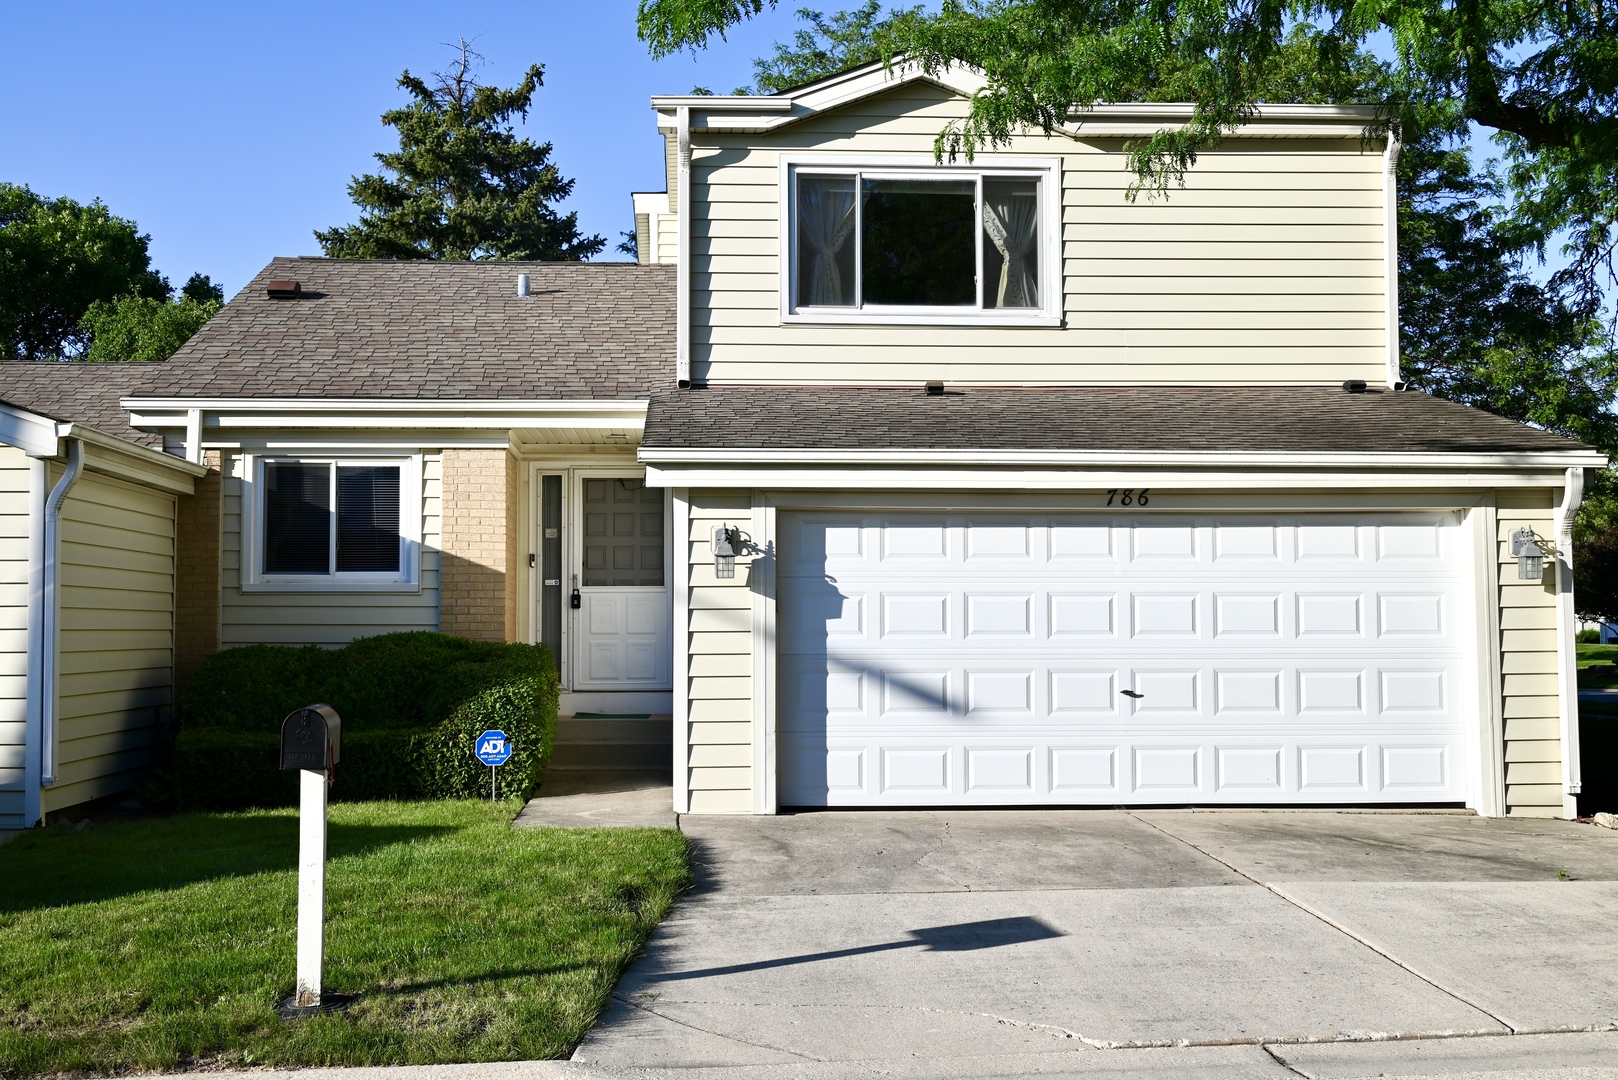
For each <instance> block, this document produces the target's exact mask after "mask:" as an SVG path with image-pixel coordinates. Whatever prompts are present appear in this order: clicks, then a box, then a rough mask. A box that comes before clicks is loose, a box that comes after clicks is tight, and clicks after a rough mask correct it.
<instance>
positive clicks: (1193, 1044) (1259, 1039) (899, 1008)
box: [614, 995, 1618, 1076]
mask: <svg viewBox="0 0 1618 1080" xmlns="http://www.w3.org/2000/svg"><path fill="white" fill-rule="evenodd" d="M614 996H615V997H616V995H614ZM658 1001H659V1002H661V1003H664V1004H668V1005H695V1006H710V1007H715V1006H716V1007H719V1008H727V1009H786V1010H798V1009H848V1010H861V1011H867V1010H881V1011H884V1012H912V1013H926V1014H929V1015H933V1016H974V1017H979V1018H981V1019H985V1020H993V1021H994V1022H995V1023H998V1024H1005V1025H1006V1026H1008V1027H1015V1028H1022V1029H1025V1030H1028V1031H1039V1032H1046V1033H1048V1034H1051V1035H1053V1036H1056V1037H1059V1038H1063V1039H1073V1040H1074V1041H1076V1042H1078V1043H1081V1044H1083V1045H1084V1046H1087V1047H1090V1048H1091V1049H1093V1050H1181V1049H1195V1048H1198V1047H1203V1048H1214V1047H1225V1046H1256V1047H1259V1048H1261V1049H1263V1050H1264V1051H1265V1053H1267V1054H1270V1055H1271V1056H1272V1057H1275V1056H1277V1055H1276V1053H1275V1051H1274V1050H1273V1049H1271V1048H1272V1047H1276V1046H1330V1045H1335V1044H1343V1043H1384V1042H1423V1041H1440V1040H1450V1039H1457V1040H1458V1039H1509V1038H1519V1037H1527V1036H1534V1035H1583V1034H1599V1033H1607V1032H1618V1022H1610V1023H1605V1024H1586V1025H1582V1026H1581V1025H1571V1024H1570V1025H1564V1026H1559V1027H1543V1028H1522V1029H1516V1030H1512V1029H1507V1030H1500V1029H1498V1028H1460V1029H1451V1030H1447V1031H1339V1032H1335V1033H1333V1034H1331V1035H1251V1036H1235V1037H1231V1038H1212V1039H1195V1038H1181V1039H1097V1038H1092V1037H1090V1036H1087V1035H1083V1034H1080V1033H1079V1032H1077V1031H1074V1030H1072V1029H1071V1028H1065V1027H1062V1026H1061V1025H1060V1024H1045V1023H1040V1022H1039V1021H1036V1020H1019V1019H1017V1018H1015V1017H1011V1016H1002V1015H1000V1014H999V1013H991V1012H974V1011H971V1010H966V1009H937V1008H932V1007H930V1006H926V1005H890V1004H841V1003H836V1002H804V1003H796V1004H788V1003H782V1002H764V1001H724V1000H715V999H712V998H705V999H704V998H659V999H658ZM629 1004H632V1005H633V1003H632V1002H631V1003H629ZM635 1007H636V1008H642V1009H644V1011H647V1012H651V1013H653V1014H654V1015H656V1016H660V1017H663V1018H664V1019H666V1020H670V1021H672V1022H674V1023H677V1024H683V1025H684V1026H686V1027H690V1028H692V1029H693V1030H696V1031H705V1030H707V1029H705V1028H702V1027H699V1026H697V1025H695V1024H690V1023H685V1022H684V1021H680V1020H676V1019H675V1018H674V1017H672V1016H667V1015H666V1014H664V1013H660V1012H656V1010H653V1009H646V1008H645V1007H644V1006H635ZM712 1034H720V1033H719V1032H712ZM721 1037H723V1038H731V1037H730V1036H723V1035H722V1036H721ZM733 1041H736V1042H744V1043H745V1042H746V1040H743V1039H734V1040H733ZM747 1045H752V1046H758V1047H759V1048H761V1049H767V1050H780V1052H781V1053H785V1054H792V1053H796V1051H792V1050H786V1049H784V1048H781V1047H775V1046H768V1045H766V1044H763V1043H748V1044H747ZM802 1056H804V1057H806V1058H807V1059H808V1060H811V1061H818V1060H822V1059H819V1058H809V1057H808V1055H802ZM1282 1064H1283V1065H1285V1064H1286V1063H1285V1062H1284V1061H1283V1062H1282ZM1287 1067H1288V1068H1291V1066H1290V1065H1289V1066H1287ZM1293 1071H1294V1072H1297V1070H1296V1069H1293ZM1298 1075H1300V1076H1304V1075H1307V1074H1304V1073H1299V1074H1298Z"/></svg>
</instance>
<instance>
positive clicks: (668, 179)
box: [663, 131, 680, 214]
mask: <svg viewBox="0 0 1618 1080" xmlns="http://www.w3.org/2000/svg"><path fill="white" fill-rule="evenodd" d="M663 178H664V181H665V183H664V186H665V187H667V188H668V189H669V213H670V214H677V213H679V212H680V192H679V185H680V140H679V138H678V136H677V135H676V134H675V133H674V132H672V131H665V132H664V133H663Z"/></svg>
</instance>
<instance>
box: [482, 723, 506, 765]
mask: <svg viewBox="0 0 1618 1080" xmlns="http://www.w3.org/2000/svg"><path fill="white" fill-rule="evenodd" d="M477 755H478V760H479V761H481V762H483V764H485V765H487V766H489V767H490V768H491V769H492V768H494V767H495V766H497V765H504V764H505V763H506V762H507V760H509V759H510V757H511V741H510V740H509V739H507V738H506V733H505V732H503V731H500V730H499V729H496V730H494V731H485V732H484V733H483V734H482V735H479V736H478V748H477Z"/></svg>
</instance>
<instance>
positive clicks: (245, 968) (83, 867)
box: [0, 801, 689, 1077]
mask: <svg viewBox="0 0 1618 1080" xmlns="http://www.w3.org/2000/svg"><path fill="white" fill-rule="evenodd" d="M517 809H518V804H517V803H516V802H508V803H504V804H492V805H491V804H489V803H478V802H471V801H465V802H461V801H456V802H423V803H339V804H336V805H334V806H333V807H332V808H331V828H330V833H329V844H330V861H329V863H328V869H327V875H328V876H327V924H326V988H327V989H328V990H332V991H340V992H346V993H357V994H359V995H360V998H359V1000H358V1001H357V1002H355V1004H354V1005H353V1007H352V1008H351V1009H350V1011H349V1012H347V1013H346V1014H341V1015H328V1016H322V1017H317V1018H313V1019H307V1020H300V1021H297V1022H295V1023H291V1024H288V1023H285V1022H283V1021H282V1020H280V1019H279V1018H278V1017H277V1016H276V1014H275V1011H274V1006H275V1003H276V1002H277V1001H278V1000H280V999H281V998H283V997H285V996H286V995H288V994H289V993H291V990H292V982H293V938H294V931H295V921H296V909H297V900H296V872H295V869H294V868H295V865H296V851H297V833H296V827H297V819H296V816H295V815H294V814H293V813H292V812H291V811H282V810H273V811H270V810H267V811H250V812H246V813H239V814H186V815H179V816H175V817H167V818H152V819H147V820H138V821H129V822H123V823H112V824H106V825H92V826H91V827H89V828H87V829H84V830H82V831H74V830H71V829H59V828H50V829H40V830H35V831H33V832H30V833H27V834H25V835H23V836H21V837H19V838H18V839H16V840H14V841H12V842H11V843H8V844H6V845H4V846H0V1076H5V1077H17V1076H27V1075H34V1074H41V1073H58V1072H94V1073H111V1072H125V1071H129V1070H134V1069H174V1068H180V1067H187V1066H192V1067H195V1066H203V1065H214V1064H218V1065H238V1066H239V1065H380V1064H408V1063H431V1062H450V1061H494V1060H509V1059H518V1058H547V1057H557V1056H561V1055H564V1054H567V1053H568V1052H570V1051H571V1049H572V1048H573V1046H574V1045H575V1044H576V1043H577V1042H578V1040H579V1039H580V1038H581V1037H582V1036H583V1034H584V1032H585V1030H586V1029H587V1028H588V1027H589V1026H590V1024H591V1022H592V1021H594V1019H595V1017H596V1015H597V1013H598V1012H599V1011H600V1009H601V1008H602V1006H603V1004H604V1003H605V1001H606V999H607V995H608V993H609V992H610V991H611V989H612V986H613V983H614V982H615V981H616V980H617V978H618V975H619V973H620V972H622V970H623V968H624V965H625V964H627V963H628V962H629V960H630V959H631V958H632V957H633V956H634V955H635V953H636V951H637V950H638V949H639V948H640V946H641V944H642V943H643V942H644V941H645V940H646V936H647V934H648V933H650V932H651V929H652V927H653V926H654V925H655V924H656V923H657V921H658V920H659V919H660V918H662V917H663V915H664V913H665V912H667V910H668V908H669V905H670V904H671V903H672V902H673V900H674V898H675V896H676V895H677V894H678V893H679V892H680V891H681V890H682V889H683V888H684V887H685V886H686V884H687V882H688V880H689V878H688V871H687V868H686V848H685V841H684V838H683V837H682V836H681V835H680V834H679V833H677V832H675V831H673V830H666V829H633V830H631V829H588V830H586V829H577V830H560V829H513V828H511V827H510V821H511V818H512V815H513V814H514V813H515V811H516V810H517Z"/></svg>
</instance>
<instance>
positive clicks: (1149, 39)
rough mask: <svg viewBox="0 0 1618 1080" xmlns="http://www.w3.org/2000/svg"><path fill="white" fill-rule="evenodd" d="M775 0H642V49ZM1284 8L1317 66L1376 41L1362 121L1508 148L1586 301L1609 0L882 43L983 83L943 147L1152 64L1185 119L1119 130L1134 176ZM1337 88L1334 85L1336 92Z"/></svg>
mask: <svg viewBox="0 0 1618 1080" xmlns="http://www.w3.org/2000/svg"><path fill="white" fill-rule="evenodd" d="M776 3H777V0H641V2H640V8H639V30H640V35H641V37H642V39H643V40H645V41H646V42H647V43H648V45H649V46H650V48H651V51H652V53H653V55H656V56H662V55H666V54H668V53H671V52H674V51H676V50H679V49H682V48H692V49H697V48H702V47H704V46H706V45H707V44H708V43H709V42H710V41H711V40H713V39H714V38H715V37H721V38H722V37H723V36H724V33H725V31H726V30H727V29H728V28H730V27H732V26H734V25H736V24H737V23H740V22H742V21H744V20H746V19H749V18H752V17H753V16H756V15H758V14H759V13H761V12H762V11H763V10H764V9H765V8H766V7H770V8H773V7H775V6H776ZM1299 23H1308V24H1311V25H1314V26H1318V27H1321V30H1320V32H1319V33H1318V34H1317V35H1316V36H1315V37H1314V39H1313V41H1312V47H1313V56H1312V63H1313V65H1314V67H1315V69H1316V70H1317V72H1318V73H1319V75H1320V77H1321V78H1322V79H1323V80H1324V81H1326V82H1328V83H1329V82H1332V81H1334V80H1335V79H1337V78H1338V77H1339V76H1341V75H1344V74H1346V73H1349V72H1351V70H1352V68H1353V66H1354V65H1355V64H1356V63H1357V62H1358V61H1359V58H1360V57H1361V55H1362V49H1363V47H1365V46H1366V45H1367V43H1368V42H1370V41H1371V40H1372V38H1374V37H1378V36H1380V35H1386V38H1387V39H1388V40H1391V43H1392V46H1393V53H1394V55H1395V57H1396V59H1395V61H1394V62H1393V63H1392V64H1391V65H1389V67H1388V78H1387V80H1386V82H1385V83H1383V84H1382V85H1380V86H1378V87H1377V88H1376V90H1377V93H1376V94H1375V96H1373V97H1370V98H1367V99H1364V100H1367V101H1370V102H1372V103H1374V104H1376V105H1378V106H1379V109H1380V116H1381V121H1380V122H1379V124H1378V125H1375V126H1376V127H1383V126H1387V125H1393V126H1397V127H1399V128H1400V129H1402V130H1404V131H1406V132H1407V133H1420V132H1424V131H1429V130H1437V129H1443V130H1454V129H1455V128H1456V127H1458V126H1465V125H1474V124H1475V125H1478V126H1479V127H1481V128H1483V129H1485V130H1487V131H1489V132H1491V133H1492V134H1493V136H1494V137H1495V138H1496V140H1497V141H1498V143H1499V145H1500V148H1501V150H1502V151H1503V153H1504V154H1505V156H1506V159H1507V161H1508V163H1509V166H1510V168H1509V170H1508V172H1507V175H1506V180H1507V183H1508V184H1509V187H1510V189H1511V193H1512V195H1513V200H1512V212H1511V215H1510V221H1509V225H1510V227H1511V229H1512V230H1513V231H1514V232H1515V233H1516V234H1517V237H1518V239H1517V241H1516V242H1517V243H1518V244H1521V245H1524V246H1529V247H1533V248H1536V249H1538V250H1540V251H1544V250H1545V249H1546V248H1547V246H1549V245H1553V244H1557V243H1561V242H1562V241H1563V239H1565V242H1566V245H1567V254H1568V256H1569V259H1570V262H1569V265H1568V266H1567V268H1566V269H1564V270H1562V271H1560V272H1559V274H1558V275H1557V278H1556V279H1555V280H1554V281H1553V285H1554V286H1555V288H1556V290H1557V291H1558V292H1559V293H1560V294H1562V295H1564V296H1566V297H1568V298H1569V300H1570V302H1571V303H1572V304H1573V306H1574V307H1575V309H1576V310H1578V311H1579V312H1581V313H1584V314H1589V313H1592V312H1594V311H1596V310H1597V308H1598V305H1599V303H1600V301H1601V298H1602V296H1603V289H1604V287H1605V286H1606V285H1608V284H1610V283H1611V282H1612V281H1614V280H1615V278H1614V246H1615V240H1618V231H1615V216H1618V117H1615V115H1614V107H1615V105H1618V51H1615V50H1618V4H1609V3H1606V2H1604V0H1594V2H1588V3H1556V4H1525V3H1521V2H1519V0H1223V2H1217V0H1216V2H1209V0H1145V2H1120V0H944V3H943V4H942V6H941V7H940V9H939V10H938V11H937V12H935V13H931V14H927V15H924V16H921V17H918V18H916V19H914V20H913V21H908V22H906V23H905V24H903V25H901V26H899V27H897V28H896V32H895V34H894V36H893V37H892V38H891V39H890V40H886V41H884V42H883V43H882V53H883V55H884V58H886V59H891V58H892V57H893V56H894V55H897V54H898V53H901V52H903V53H905V54H906V55H907V56H908V57H909V58H911V59H912V60H913V61H915V62H917V63H920V64H921V65H922V66H923V67H924V68H926V69H928V70H934V71H936V70H939V69H942V68H945V67H948V66H951V65H953V64H957V63H961V62H965V63H967V64H970V65H973V66H975V67H976V68H978V69H979V70H981V71H982V72H983V73H984V75H985V76H986V78H987V80H988V84H987V86H986V87H985V88H984V89H983V90H981V91H980V92H979V93H977V94H975V95H974V96H973V99H972V103H971V109H970V112H969V114H968V115H967V117H966V118H964V119H963V120H961V121H959V122H957V123H952V124H950V125H948V126H947V127H945V128H944V129H943V130H942V131H940V133H939V137H938V143H937V150H938V152H939V153H940V154H941V155H952V154H957V153H965V154H968V155H970V154H971V153H973V152H974V151H975V150H977V149H979V148H983V147H987V146H994V145H1000V144H1003V143H1004V142H1005V140H1007V139H1008V138H1009V137H1010V136H1011V135H1012V134H1013V133H1014V132H1016V131H1018V130H1022V129H1027V128H1038V129H1043V130H1046V131H1049V130H1051V129H1053V128H1055V127H1056V126H1058V125H1060V124H1063V123H1065V122H1067V120H1068V119H1069V117H1070V116H1072V115H1074V113H1075V111H1079V112H1082V109H1083V107H1084V106H1086V105H1088V104H1089V103H1092V102H1117V101H1129V100H1133V99H1134V98H1136V97H1137V96H1138V94H1139V91H1140V89H1141V87H1143V86H1148V87H1149V86H1153V85H1156V84H1157V83H1158V82H1159V81H1160V80H1161V79H1162V77H1163V76H1164V74H1165V73H1172V74H1173V75H1174V76H1175V77H1177V78H1178V80H1179V84H1180V86H1181V88H1182V90H1183V98H1184V100H1188V101H1190V102H1192V103H1194V105H1195V110H1194V113H1193V115H1192V117H1191V118H1190V120H1189V121H1188V122H1187V123H1185V124H1184V125H1182V126H1178V127H1173V126H1171V127H1166V128H1164V129H1162V130H1160V131H1158V132H1157V133H1156V134H1155V135H1153V136H1151V137H1150V138H1144V139H1140V140H1136V141H1135V142H1133V143H1132V144H1131V145H1130V147H1129V152H1130V165H1131V167H1132V168H1133V169H1134V170H1135V172H1136V174H1137V176H1138V178H1139V180H1140V183H1141V184H1142V185H1144V186H1145V187H1146V188H1147V189H1148V190H1158V189H1163V188H1166V187H1167V186H1169V185H1170V184H1172V183H1174V182H1177V181H1179V180H1181V179H1183V177H1184V173H1185V171H1186V170H1187V169H1189V168H1191V167H1192V166H1193V165H1194V164H1195V162H1196V157H1197V154H1198V153H1199V152H1201V151H1203V150H1207V149H1210V148H1212V147H1214V146H1217V145H1218V144H1219V142H1220V140H1221V139H1222V138H1223V137H1224V136H1225V135H1227V134H1229V133H1230V132H1232V131H1234V130H1235V129H1236V128H1237V127H1238V126H1240V125H1241V124H1242V122H1243V121H1244V120H1246V119H1248V118H1249V117H1250V116H1251V115H1252V114H1253V111H1254V109H1255V108H1257V107H1258V106H1260V105H1262V104H1263V103H1265V102H1268V101H1274V100H1276V99H1275V98H1274V97H1271V96H1268V93H1267V87H1266V85H1265V83H1264V81H1263V75H1264V73H1265V72H1266V71H1268V70H1269V68H1270V66H1271V65H1272V63H1273V61H1274V60H1275V58H1276V57H1277V55H1278V54H1280V53H1282V52H1283V51H1284V50H1285V49H1286V48H1287V44H1288V40H1289V34H1290V31H1291V28H1292V27H1294V26H1296V25H1297V24H1299ZM1339 100H1343V99H1339Z"/></svg>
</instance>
